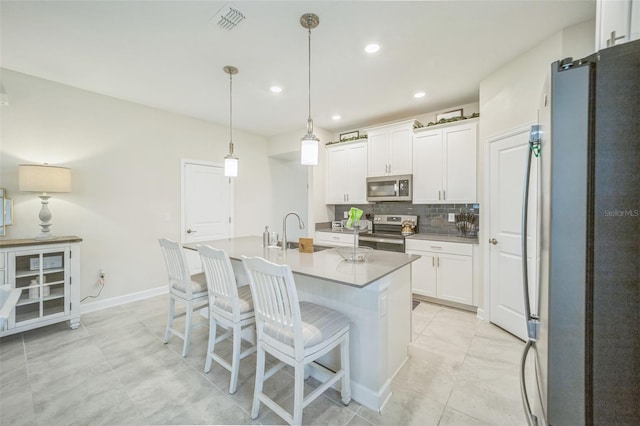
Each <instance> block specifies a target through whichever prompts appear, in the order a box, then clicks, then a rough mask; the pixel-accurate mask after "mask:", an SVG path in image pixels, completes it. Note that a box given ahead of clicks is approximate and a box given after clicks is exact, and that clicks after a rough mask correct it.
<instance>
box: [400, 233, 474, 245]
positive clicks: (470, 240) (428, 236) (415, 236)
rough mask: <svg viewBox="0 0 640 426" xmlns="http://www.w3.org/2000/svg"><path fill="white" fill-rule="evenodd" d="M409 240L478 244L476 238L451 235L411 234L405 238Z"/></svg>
mask: <svg viewBox="0 0 640 426" xmlns="http://www.w3.org/2000/svg"><path fill="white" fill-rule="evenodd" d="M407 239H410V240H429V241H445V242H449V243H463V244H478V237H473V238H466V237H456V236H453V235H441V234H440V235H438V234H413V235H410V236H408V237H407Z"/></svg>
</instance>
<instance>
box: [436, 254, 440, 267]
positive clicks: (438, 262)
mask: <svg viewBox="0 0 640 426" xmlns="http://www.w3.org/2000/svg"><path fill="white" fill-rule="evenodd" d="M437 259H438V261H437V262H436V263H437V264H438V268H439V267H440V258H439V257H438V258H437Z"/></svg>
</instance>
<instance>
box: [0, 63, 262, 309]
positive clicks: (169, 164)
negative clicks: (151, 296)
mask: <svg viewBox="0 0 640 426" xmlns="http://www.w3.org/2000/svg"><path fill="white" fill-rule="evenodd" d="M1 72H2V83H3V86H4V88H5V90H6V93H7V94H8V96H9V100H10V105H9V106H6V107H2V110H1V113H2V116H1V120H2V121H1V124H2V129H1V135H2V142H1V147H0V148H1V155H0V169H1V170H0V180H1V183H0V186H2V187H4V188H6V189H7V191H8V194H9V196H10V197H12V198H13V200H14V223H15V225H14V226H10V227H7V235H6V236H5V237H3V238H4V239H12V238H30V237H32V236H35V235H37V234H38V233H39V229H40V228H39V226H38V223H39V220H38V211H39V209H40V202H39V199H38V198H37V197H36V194H33V193H21V192H18V182H17V174H18V164H23V163H44V162H47V163H49V164H54V165H64V166H68V167H70V168H71V170H72V192H71V193H68V194H54V196H53V197H52V199H51V200H50V207H51V210H52V213H53V226H52V228H51V229H52V232H53V233H55V234H57V235H78V236H80V237H81V238H83V239H84V242H83V243H82V262H81V269H82V277H81V278H82V286H81V297H85V296H87V295H90V294H95V293H96V291H97V287H96V286H95V282H96V277H97V273H98V270H99V269H100V268H104V269H105V271H106V273H107V280H106V285H105V287H104V290H103V292H102V295H101V297H100V299H98V300H104V299H108V298H112V297H117V296H123V295H127V294H130V293H134V292H138V291H144V290H148V289H151V288H155V287H158V286H162V285H166V272H165V269H164V263H163V260H162V257H161V253H160V248H159V246H158V242H157V238H158V237H160V236H166V237H168V238H171V239H174V240H179V239H180V235H181V232H180V231H181V230H180V160H181V159H182V158H187V159H194V160H203V161H211V162H222V159H223V157H224V155H225V154H226V153H227V149H228V126H224V125H217V124H213V123H209V122H206V121H202V120H196V119H192V118H189V117H185V116H181V115H177V114H171V113H168V112H164V111H160V110H157V109H153V108H149V107H145V106H142V105H138V104H134V103H129V102H124V101H121V100H118V99H115V98H111V97H107V96H102V95H99V94H96V93H92V92H87V91H84V90H79V89H75V88H72V87H69V86H65V85H61V84H57V83H53V82H50V81H46V80H42V79H39V78H35V77H32V76H28V75H25V74H20V73H16V72H13V71H9V70H4V69H3V70H1ZM234 144H235V153H236V154H237V156H238V157H239V158H240V172H239V177H238V178H236V180H235V200H234V202H235V207H234V209H235V219H236V221H235V234H236V235H247V234H256V235H257V234H260V233H261V232H262V229H263V228H262V227H261V222H260V221H256V220H255V212H256V210H259V209H260V208H262V207H263V206H265V205H268V203H269V202H270V194H271V184H270V179H269V178H268V176H269V165H268V162H267V141H266V139H265V138H263V137H260V136H256V135H252V134H248V133H244V132H240V131H236V130H234ZM265 177H267V178H265ZM93 300H94V299H89V300H88V301H87V302H90V301H93Z"/></svg>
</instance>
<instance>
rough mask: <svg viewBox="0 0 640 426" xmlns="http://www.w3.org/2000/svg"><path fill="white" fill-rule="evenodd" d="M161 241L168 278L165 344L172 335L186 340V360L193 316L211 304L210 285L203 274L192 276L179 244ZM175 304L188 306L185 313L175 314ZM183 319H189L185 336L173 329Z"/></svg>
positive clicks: (185, 328)
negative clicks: (174, 324)
mask: <svg viewBox="0 0 640 426" xmlns="http://www.w3.org/2000/svg"><path fill="white" fill-rule="evenodd" d="M158 241H159V242H160V247H161V248H162V254H163V256H164V262H165V264H166V265H167V273H168V275H169V317H168V319H167V328H166V330H165V332H164V343H168V342H169V337H171V335H172V334H175V335H176V336H178V337H179V338H181V339H182V340H184V344H183V346H182V356H183V357H184V356H187V353H188V352H189V342H190V341H191V329H192V323H193V312H194V311H197V310H199V309H202V308H205V307H206V306H207V305H208V304H209V300H208V298H207V283H206V279H205V277H204V274H203V273H200V274H195V275H191V274H190V273H189V268H188V266H187V260H186V259H185V257H184V253H183V251H182V248H181V247H180V244H178V243H176V242H175V241H171V240H168V239H166V238H160V239H159V240H158ZM176 300H178V301H181V302H184V304H185V305H186V310H185V312H184V313H182V314H178V315H176V314H175V309H176ZM183 315H186V319H185V326H184V333H182V332H181V331H179V330H177V329H175V328H173V320H174V319H176V318H179V317H181V316H183Z"/></svg>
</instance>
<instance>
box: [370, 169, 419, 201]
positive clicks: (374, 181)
mask: <svg viewBox="0 0 640 426" xmlns="http://www.w3.org/2000/svg"><path fill="white" fill-rule="evenodd" d="M412 196H413V175H396V176H378V177H369V178H367V201H411V199H412Z"/></svg>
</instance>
